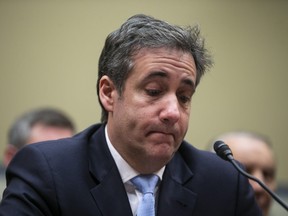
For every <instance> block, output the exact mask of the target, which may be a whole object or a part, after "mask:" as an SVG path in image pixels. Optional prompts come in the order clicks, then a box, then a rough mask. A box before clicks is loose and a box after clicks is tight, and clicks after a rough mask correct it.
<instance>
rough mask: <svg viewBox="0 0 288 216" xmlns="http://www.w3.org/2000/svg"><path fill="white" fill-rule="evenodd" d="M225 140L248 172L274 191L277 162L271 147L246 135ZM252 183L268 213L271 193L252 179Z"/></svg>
mask: <svg viewBox="0 0 288 216" xmlns="http://www.w3.org/2000/svg"><path fill="white" fill-rule="evenodd" d="M225 142H226V143H227V144H228V145H229V146H230V148H231V150H232V152H233V155H234V158H235V159H236V160H239V161H240V162H241V163H242V164H243V165H244V166H245V168H246V170H247V172H248V173H250V174H251V175H253V176H255V177H256V178H258V179H259V180H261V181H262V182H264V183H265V184H266V185H267V186H268V187H269V188H270V189H271V190H272V191H273V190H275V187H276V181H275V170H276V164H275V160H274V156H273V153H272V151H271V149H270V148H269V147H268V146H267V145H266V144H265V143H263V142H262V141H259V140H256V139H253V138H245V137H242V138H241V137H239V138H230V139H229V138H228V139H227V140H225ZM250 184H251V185H252V187H253V189H254V192H255V196H256V200H257V202H258V204H259V206H260V207H261V209H262V210H263V215H265V216H266V215H268V213H269V208H270V204H271V197H270V195H269V194H268V193H267V192H266V191H265V190H264V189H263V188H262V187H261V186H260V185H259V184H258V183H256V182H254V181H252V180H251V181H250Z"/></svg>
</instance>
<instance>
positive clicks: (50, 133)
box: [4, 108, 75, 166]
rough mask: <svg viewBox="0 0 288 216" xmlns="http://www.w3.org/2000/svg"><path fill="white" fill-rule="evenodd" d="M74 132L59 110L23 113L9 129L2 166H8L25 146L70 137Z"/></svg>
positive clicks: (72, 126)
mask: <svg viewBox="0 0 288 216" xmlns="http://www.w3.org/2000/svg"><path fill="white" fill-rule="evenodd" d="M74 132H75V128H74V125H73V122H72V121H71V120H70V118H69V117H68V116H67V115H66V114H64V113H63V112H62V111H60V110H57V109H52V108H43V109H36V110H32V111H30V112H27V113H24V114H23V115H22V116H20V117H19V118H18V119H16V121H15V122H14V123H13V124H12V126H11V127H10V129H9V132H8V146H7V148H6V150H5V152H4V165H5V166H8V164H9V162H10V161H11V159H12V158H13V156H14V155H15V154H16V153H17V151H18V150H19V149H21V148H22V147H24V146H25V145H27V144H30V143H35V142H40V141H45V140H55V139H60V138H65V137H70V136H72V135H73V134H74Z"/></svg>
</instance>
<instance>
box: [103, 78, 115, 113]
mask: <svg viewBox="0 0 288 216" xmlns="http://www.w3.org/2000/svg"><path fill="white" fill-rule="evenodd" d="M116 96H117V90H116V88H115V86H114V83H113V81H112V80H111V79H110V78H109V77H108V76H106V75H104V76H103V77H102V78H101V79H100V82H99V98H100V100H101V103H102V105H103V106H104V108H105V109H106V111H107V112H112V111H113V104H114V100H116Z"/></svg>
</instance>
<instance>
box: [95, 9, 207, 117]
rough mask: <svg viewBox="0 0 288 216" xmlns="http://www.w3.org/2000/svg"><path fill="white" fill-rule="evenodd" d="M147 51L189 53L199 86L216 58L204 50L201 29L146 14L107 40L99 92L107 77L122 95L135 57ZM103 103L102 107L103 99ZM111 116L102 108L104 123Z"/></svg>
mask: <svg viewBox="0 0 288 216" xmlns="http://www.w3.org/2000/svg"><path fill="white" fill-rule="evenodd" d="M144 48H149V49H158V48H165V49H175V50H180V51H183V52H185V53H189V54H190V55H191V56H192V57H193V59H194V62H195V65H196V73H197V76H196V83H195V84H196V85H198V84H199V82H200V79H201V77H202V75H203V74H204V73H205V71H206V69H207V68H209V67H210V66H211V65H212V59H211V57H210V56H209V54H208V52H207V50H206V48H205V47H204V39H203V38H202V37H201V36H200V30H199V28H198V27H197V26H195V27H193V28H191V27H187V28H181V27H179V26H174V25H170V24H169V23H167V22H164V21H162V20H158V19H155V18H153V17H150V16H146V15H142V14H139V15H135V16H132V17H131V18H129V19H128V20H127V21H126V22H125V23H124V24H123V25H122V26H121V27H120V28H119V29H117V30H115V31H114V32H112V33H111V34H109V35H108V37H107V38H106V42H105V45H104V48H103V50H102V53H101V56H100V58H99V67H98V81H97V93H98V98H99V81H100V79H101V77H102V76H104V75H107V76H108V77H109V78H110V79H111V80H112V81H113V83H114V85H115V87H116V88H117V91H118V93H119V94H120V95H121V94H122V91H123V89H124V87H125V83H126V80H127V78H128V76H129V74H130V72H131V71H132V69H133V67H134V65H135V56H136V55H137V54H138V52H139V51H140V50H142V49H144ZM99 101H100V104H101V106H102V102H101V100H99ZM107 118H108V113H107V111H106V110H105V108H104V107H103V106H102V118H101V121H102V122H106V121H107Z"/></svg>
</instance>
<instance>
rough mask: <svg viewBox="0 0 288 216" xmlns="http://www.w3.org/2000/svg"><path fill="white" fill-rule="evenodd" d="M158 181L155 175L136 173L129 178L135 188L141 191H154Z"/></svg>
mask: <svg viewBox="0 0 288 216" xmlns="http://www.w3.org/2000/svg"><path fill="white" fill-rule="evenodd" d="M158 181H159V177H158V176H157V175H154V174H153V175H152V174H151V175H138V176H136V177H134V178H133V179H131V182H132V183H133V184H134V185H135V186H136V188H137V189H138V190H139V191H140V192H141V193H142V194H146V193H152V194H153V193H154V190H155V187H156V185H157V183H158Z"/></svg>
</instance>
